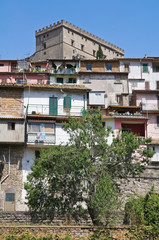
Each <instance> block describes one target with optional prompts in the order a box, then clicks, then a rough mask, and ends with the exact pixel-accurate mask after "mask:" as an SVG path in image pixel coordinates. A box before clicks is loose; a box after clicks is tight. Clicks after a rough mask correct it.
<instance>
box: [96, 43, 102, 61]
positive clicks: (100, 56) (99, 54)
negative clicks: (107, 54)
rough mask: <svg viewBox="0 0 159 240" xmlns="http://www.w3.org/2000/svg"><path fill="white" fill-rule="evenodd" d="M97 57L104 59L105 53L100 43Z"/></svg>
mask: <svg viewBox="0 0 159 240" xmlns="http://www.w3.org/2000/svg"><path fill="white" fill-rule="evenodd" d="M97 59H104V54H103V51H102V48H101V45H100V44H99V48H98V51H97Z"/></svg>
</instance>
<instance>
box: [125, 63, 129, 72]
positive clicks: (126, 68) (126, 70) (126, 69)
mask: <svg viewBox="0 0 159 240" xmlns="http://www.w3.org/2000/svg"><path fill="white" fill-rule="evenodd" d="M124 71H125V72H129V64H124Z"/></svg>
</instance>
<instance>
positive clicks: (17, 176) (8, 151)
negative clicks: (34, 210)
mask: <svg viewBox="0 0 159 240" xmlns="http://www.w3.org/2000/svg"><path fill="white" fill-rule="evenodd" d="M0 154H1V156H2V155H4V156H5V164H4V169H3V171H2V177H1V194H0V209H2V210H3V211H7V210H9V208H8V207H7V204H6V193H14V194H15V202H14V203H13V205H14V206H13V205H12V207H13V208H14V209H13V210H15V211H23V210H24V208H23V207H24V203H23V202H22V189H23V182H22V158H23V154H24V149H23V146H16V145H2V144H1V145H0ZM9 159H10V168H9V163H8V162H9Z"/></svg>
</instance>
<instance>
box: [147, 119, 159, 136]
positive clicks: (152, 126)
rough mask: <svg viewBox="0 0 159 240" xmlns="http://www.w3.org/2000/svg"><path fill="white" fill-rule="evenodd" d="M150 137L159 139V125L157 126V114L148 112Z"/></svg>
mask: <svg viewBox="0 0 159 240" xmlns="http://www.w3.org/2000/svg"><path fill="white" fill-rule="evenodd" d="M147 132H148V137H151V138H153V139H159V127H158V126H157V115H153V114H148V124H147Z"/></svg>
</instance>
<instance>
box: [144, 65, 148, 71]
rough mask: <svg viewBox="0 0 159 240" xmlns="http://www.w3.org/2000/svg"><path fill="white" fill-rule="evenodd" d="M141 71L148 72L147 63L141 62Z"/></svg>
mask: <svg viewBox="0 0 159 240" xmlns="http://www.w3.org/2000/svg"><path fill="white" fill-rule="evenodd" d="M143 72H148V64H143Z"/></svg>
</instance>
